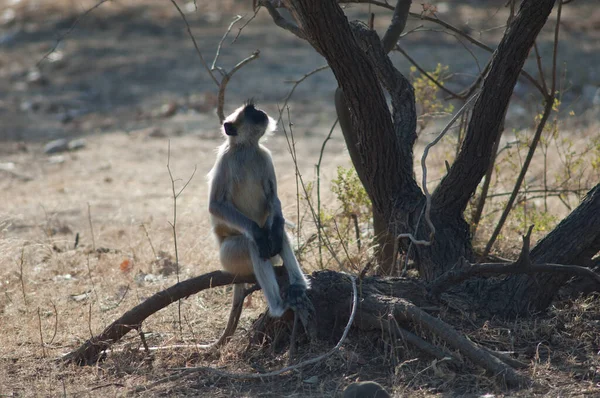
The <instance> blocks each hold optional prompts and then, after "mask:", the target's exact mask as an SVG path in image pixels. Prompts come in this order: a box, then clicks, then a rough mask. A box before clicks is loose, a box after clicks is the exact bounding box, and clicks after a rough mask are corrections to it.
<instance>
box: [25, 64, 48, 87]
mask: <svg viewBox="0 0 600 398" xmlns="http://www.w3.org/2000/svg"><path fill="white" fill-rule="evenodd" d="M25 80H26V81H27V83H29V84H39V85H42V86H43V85H45V84H47V83H48V79H46V78H45V77H44V76H43V75H42V72H40V70H39V69H38V68H31V69H30V70H29V72H27V77H26V78H25Z"/></svg>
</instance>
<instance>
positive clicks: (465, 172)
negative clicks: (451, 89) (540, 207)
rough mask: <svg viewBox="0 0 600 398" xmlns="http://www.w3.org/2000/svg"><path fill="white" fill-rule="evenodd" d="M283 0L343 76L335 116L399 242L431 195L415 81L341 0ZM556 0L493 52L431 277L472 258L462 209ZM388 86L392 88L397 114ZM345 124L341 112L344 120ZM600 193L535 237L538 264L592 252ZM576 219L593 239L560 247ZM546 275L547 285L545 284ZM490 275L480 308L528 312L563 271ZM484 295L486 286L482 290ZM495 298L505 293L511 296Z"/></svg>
mask: <svg viewBox="0 0 600 398" xmlns="http://www.w3.org/2000/svg"><path fill="white" fill-rule="evenodd" d="M284 3H285V5H286V8H288V10H290V11H291V13H292V15H293V17H294V18H295V20H296V22H297V23H298V25H299V27H300V28H301V30H302V35H301V37H302V38H304V39H306V40H308V41H309V42H310V43H311V45H312V46H313V47H314V48H315V49H316V50H317V51H318V52H319V53H320V54H322V55H323V56H324V57H325V58H326V60H327V62H328V64H329V66H330V67H331V69H332V71H333V73H334V75H335V77H336V79H337V81H338V84H339V89H338V91H337V92H336V109H337V110H338V115H340V114H343V113H346V118H347V120H346V127H347V128H345V129H344V128H343V131H344V138H345V140H346V144H347V146H348V149H349V151H350V155H351V157H352V161H353V163H354V165H355V168H356V170H357V172H358V175H359V177H360V179H361V181H362V182H363V184H364V186H365V189H366V190H367V193H368V194H369V196H370V198H371V200H372V202H373V206H374V213H375V214H377V215H378V216H380V218H378V221H381V220H383V221H384V222H385V223H387V231H388V232H389V235H388V236H387V237H386V239H387V241H389V238H390V236H391V237H392V241H393V236H395V234H398V233H413V234H414V233H415V228H416V227H417V226H416V221H417V220H419V219H420V217H419V216H420V214H421V211H422V209H423V206H424V203H425V198H424V195H423V193H422V191H421V190H420V188H419V186H418V185H417V183H416V181H415V179H414V175H413V152H412V146H413V144H414V140H415V126H414V120H415V119H414V118H415V113H414V112H415V109H414V95H413V92H412V87H411V86H410V84H409V83H408V81H407V80H406V78H405V77H404V76H402V74H401V73H400V72H399V71H398V70H396V69H395V67H394V66H393V65H392V64H391V61H390V60H389V58H388V57H387V55H386V52H385V51H384V49H383V46H382V45H381V41H380V40H379V38H378V37H377V35H376V33H375V32H373V31H370V30H368V29H367V28H366V27H365V26H364V25H361V24H358V23H348V21H347V19H346V16H345V15H344V13H343V11H342V10H341V9H340V7H339V6H338V4H337V3H336V1H335V0H319V1H317V0H284ZM554 3H555V0H537V1H536V0H524V1H523V2H522V3H521V6H520V9H519V12H518V14H517V15H516V16H515V18H514V19H513V21H512V22H511V25H510V27H509V28H508V30H507V32H506V34H505V35H504V37H503V38H502V40H501V42H500V44H499V45H498V48H497V49H496V51H495V52H494V54H493V56H492V60H491V63H490V68H489V73H488V74H487V76H486V77H485V79H484V82H483V85H482V89H481V93H480V94H479V97H478V98H477V100H476V102H475V105H474V108H473V111H472V116H471V120H470V122H469V126H468V129H467V133H466V136H465V139H464V142H463V144H462V147H461V151H460V153H459V154H458V156H457V159H456V160H455V162H454V164H453V165H452V167H451V168H450V170H449V172H448V174H447V175H446V176H445V177H444V178H443V179H442V181H441V183H440V185H439V186H438V187H437V189H436V190H435V192H434V193H433V194H432V198H431V199H432V202H431V203H432V208H431V221H432V223H433V224H434V226H435V228H436V234H435V237H434V242H433V244H432V245H431V246H418V247H416V248H417V254H416V256H417V258H418V261H417V264H418V267H419V272H420V275H421V277H422V278H424V279H425V280H428V281H430V280H433V279H435V278H437V277H438V276H440V275H442V274H443V273H444V272H446V271H447V270H449V269H451V268H452V267H454V266H455V264H456V263H457V261H458V260H459V259H460V258H461V257H465V258H467V259H468V260H472V258H473V252H472V247H471V235H470V231H469V226H468V225H467V223H466V222H465V221H464V218H463V212H464V210H465V208H466V206H467V204H468V201H469V200H470V198H471V197H472V195H473V194H474V192H475V190H476V189H477V186H478V184H479V183H480V181H481V179H482V178H483V176H484V175H485V173H486V170H487V169H488V168H489V165H490V163H491V161H492V151H493V148H494V145H495V143H496V142H497V140H498V139H499V134H500V131H501V129H500V126H501V124H502V121H503V115H504V113H505V111H506V109H507V107H508V104H509V102H510V97H511V95H512V92H513V88H514V85H515V83H516V81H517V78H518V76H519V74H520V73H521V70H522V67H523V65H524V63H525V61H526V59H527V57H528V55H529V51H530V49H531V47H532V46H533V43H534V41H535V39H536V37H537V36H538V34H539V32H540V30H541V29H542V27H543V26H544V24H545V23H546V21H547V18H548V16H549V14H550V12H551V11H552V8H553V6H554ZM388 41H389V40H388ZM388 45H389V43H388ZM382 88H384V89H386V90H387V91H388V92H389V94H390V97H391V102H392V109H393V113H392V114H390V112H389V108H388V104H387V103H386V100H385V97H384V94H383V91H382ZM343 122H344V121H343V120H342V117H340V124H342V123H343ZM597 196H598V195H597V194H596V193H595V191H593V192H592V193H590V196H589V198H588V199H587V201H586V203H587V205H586V204H585V203H584V204H582V207H581V211H580V212H574V214H572V215H571V216H570V217H569V218H568V219H567V220H565V221H564V222H563V223H561V225H559V227H558V228H557V229H556V231H554V232H553V233H551V234H550V235H549V236H548V237H547V238H546V239H544V240H543V241H542V242H540V243H539V244H538V246H537V247H536V248H535V249H534V250H533V252H532V260H533V261H534V262H539V261H544V262H548V259H551V261H552V262H562V263H576V262H577V261H578V260H580V259H581V258H582V256H583V257H590V256H591V255H590V254H589V253H590V252H591V251H594V250H595V249H594V248H595V247H597V246H598V241H600V238H598V236H597V234H596V232H594V231H596V230H595V229H594V228H595V227H594V225H592V224H586V223H585V217H587V220H592V219H595V218H594V216H596V215H595V214H594V215H592V214H590V212H592V210H591V209H593V207H594V205H595V204H596V201H597V198H596V197H597ZM586 209H587V210H586ZM598 213H599V214H600V211H599V212H598ZM581 214H583V216H581ZM582 222H583V224H581V223H582ZM573 225H583V226H584V228H583V229H582V230H581V231H583V233H587V232H585V231H586V230H588V229H589V230H590V233H588V238H589V239H585V241H586V242H587V243H586V244H582V247H579V246H578V245H565V244H562V243H561V244H557V242H560V241H561V239H565V238H571V237H572V236H573V233H574V231H575V230H578V228H577V227H573ZM596 225H598V224H596ZM429 234H430V231H429V229H428V228H427V226H426V223H425V222H424V220H421V224H420V226H419V228H418V233H417V234H416V237H417V238H418V239H428V238H429ZM589 240H591V241H589ZM384 241H385V240H384ZM588 241H589V242H588ZM404 243H405V244H406V242H404ZM405 248H406V245H405ZM559 251H560V253H562V254H561V255H560V256H559V255H558V252H559ZM584 252H585V253H584ZM542 279H543V281H544V282H543V283H539V282H540V281H541V280H542ZM488 282H489V285H486V283H485V282H482V281H478V282H477V283H475V285H477V288H476V289H475V290H470V292H471V293H472V294H474V295H475V297H476V298H477V299H479V300H480V301H481V303H480V306H481V307H482V308H484V307H489V308H488V309H489V310H491V312H493V313H495V314H501V315H502V314H503V315H521V314H523V313H524V312H526V311H527V310H528V309H534V310H541V309H544V308H546V307H547V305H548V304H549V302H550V300H551V298H552V297H553V296H554V294H555V292H556V289H557V287H558V286H560V285H561V284H563V283H564V282H565V278H564V277H563V276H548V275H546V276H538V277H536V278H528V277H517V276H515V277H512V278H507V279H506V280H503V281H500V282H498V281H496V282H490V281H488ZM481 283H483V284H484V285H485V286H483V285H481ZM475 285H472V287H473V286H475ZM482 292H487V293H486V294H485V295H484V296H482V295H481V294H482ZM498 297H505V298H506V300H507V301H506V302H503V301H502V300H498ZM517 297H518V298H517ZM508 300H510V303H508Z"/></svg>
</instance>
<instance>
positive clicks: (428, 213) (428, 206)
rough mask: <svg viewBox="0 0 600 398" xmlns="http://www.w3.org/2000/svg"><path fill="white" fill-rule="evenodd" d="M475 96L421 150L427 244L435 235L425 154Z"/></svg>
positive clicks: (429, 243)
mask: <svg viewBox="0 0 600 398" xmlns="http://www.w3.org/2000/svg"><path fill="white" fill-rule="evenodd" d="M477 97H479V93H477V94H475V95H473V96H472V97H471V98H469V100H468V101H467V102H465V104H464V105H463V106H462V107H461V108H460V109H459V110H458V112H456V114H455V115H454V116H453V117H452V119H450V121H449V122H448V124H447V125H446V127H444V129H443V130H442V131H441V132H440V134H439V135H438V136H437V137H436V138H435V139H434V140H433V141H431V142H430V143H429V144H427V145H426V146H425V149H424V150H423V155H422V156H421V169H422V170H423V179H422V181H421V185H422V188H423V193H424V194H425V221H427V225H428V226H429V228H430V229H431V233H430V236H429V240H430V242H428V243H427V246H429V245H431V241H433V237H434V235H435V226H434V225H433V223H432V222H431V194H430V193H429V190H428V189H427V155H428V154H429V150H430V149H431V148H432V147H433V146H434V145H436V144H437V143H438V142H440V140H441V139H442V138H443V137H444V135H446V133H447V132H448V131H449V130H450V127H452V125H453V124H454V122H456V121H457V120H458V118H459V117H460V115H462V114H463V112H465V111H466V110H467V109H468V108H469V106H470V104H471V102H473V101H474V100H475V99H477ZM411 241H413V239H411ZM413 243H415V244H423V243H416V242H415V241H413Z"/></svg>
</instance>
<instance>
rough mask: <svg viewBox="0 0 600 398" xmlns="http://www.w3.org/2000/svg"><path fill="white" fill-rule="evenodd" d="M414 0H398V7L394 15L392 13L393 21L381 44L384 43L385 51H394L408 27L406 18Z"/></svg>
mask: <svg viewBox="0 0 600 398" xmlns="http://www.w3.org/2000/svg"><path fill="white" fill-rule="evenodd" d="M411 3H412V0H398V2H397V3H396V8H394V15H392V22H391V23H390V26H388V28H387V30H386V32H385V34H384V35H383V39H381V44H382V45H383V51H385V53H386V54H387V53H389V52H390V51H392V49H393V48H394V46H395V45H396V43H397V42H398V38H399V37H400V35H401V34H402V32H403V31H404V28H405V27H406V19H407V18H408V11H409V10H410V4H411Z"/></svg>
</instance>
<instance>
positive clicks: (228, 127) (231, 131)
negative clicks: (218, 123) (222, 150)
mask: <svg viewBox="0 0 600 398" xmlns="http://www.w3.org/2000/svg"><path fill="white" fill-rule="evenodd" d="M223 127H224V128H225V134H227V135H229V136H232V137H235V136H236V135H238V132H237V128H236V127H235V126H234V124H233V123H231V122H225V124H224V125H223Z"/></svg>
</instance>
